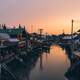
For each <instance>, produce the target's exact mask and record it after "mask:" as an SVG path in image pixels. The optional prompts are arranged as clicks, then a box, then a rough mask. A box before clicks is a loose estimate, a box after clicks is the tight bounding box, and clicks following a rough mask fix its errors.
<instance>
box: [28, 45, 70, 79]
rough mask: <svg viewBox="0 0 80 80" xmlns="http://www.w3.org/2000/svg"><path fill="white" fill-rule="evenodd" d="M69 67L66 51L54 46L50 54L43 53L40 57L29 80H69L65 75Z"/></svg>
mask: <svg viewBox="0 0 80 80" xmlns="http://www.w3.org/2000/svg"><path fill="white" fill-rule="evenodd" d="M69 65H70V62H69V60H68V58H67V53H66V51H65V50H63V49H62V48H61V47H60V46H58V45H54V46H52V47H51V49H50V52H49V53H43V54H42V55H41V56H40V57H39V59H38V60H37V63H36V66H35V67H34V69H32V71H31V73H30V75H29V78H30V80H67V79H66V78H65V76H64V75H65V73H66V71H67V69H68V68H69Z"/></svg>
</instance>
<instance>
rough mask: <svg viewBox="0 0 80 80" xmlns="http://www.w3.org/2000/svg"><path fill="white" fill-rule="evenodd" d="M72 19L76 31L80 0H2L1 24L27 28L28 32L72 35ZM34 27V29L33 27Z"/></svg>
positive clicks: (0, 2) (0, 0)
mask: <svg viewBox="0 0 80 80" xmlns="http://www.w3.org/2000/svg"><path fill="white" fill-rule="evenodd" d="M71 19H74V20H75V22H74V31H76V30H77V29H79V26H80V25H79V24H80V0H0V23H1V24H2V23H5V24H7V25H12V26H13V25H16V26H17V25H18V24H19V23H20V24H22V25H25V26H26V29H28V31H36V32H38V29H39V28H43V29H44V33H46V32H48V33H53V34H59V33H62V31H63V30H64V32H66V33H70V29H71ZM32 26H33V27H32Z"/></svg>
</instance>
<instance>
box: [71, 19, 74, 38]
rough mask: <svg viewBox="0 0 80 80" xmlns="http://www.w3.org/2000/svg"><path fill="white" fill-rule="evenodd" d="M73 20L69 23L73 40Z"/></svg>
mask: <svg viewBox="0 0 80 80" xmlns="http://www.w3.org/2000/svg"><path fill="white" fill-rule="evenodd" d="M73 23H74V20H73V19H72V21H71V37H72V38H73V27H74V24H73Z"/></svg>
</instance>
